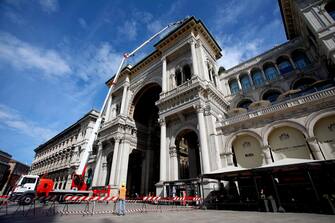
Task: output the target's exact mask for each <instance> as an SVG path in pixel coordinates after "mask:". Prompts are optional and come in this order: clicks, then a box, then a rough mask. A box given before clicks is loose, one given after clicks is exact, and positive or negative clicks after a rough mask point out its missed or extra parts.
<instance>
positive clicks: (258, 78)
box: [251, 69, 264, 87]
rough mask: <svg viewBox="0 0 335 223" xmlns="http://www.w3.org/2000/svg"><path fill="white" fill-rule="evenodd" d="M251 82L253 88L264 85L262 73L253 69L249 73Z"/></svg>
mask: <svg viewBox="0 0 335 223" xmlns="http://www.w3.org/2000/svg"><path fill="white" fill-rule="evenodd" d="M251 77H252V81H253V82H254V85H255V86H257V87H258V86H262V85H263V84H264V79H263V75H262V72H261V71H260V70H258V69H254V70H252V71H251Z"/></svg>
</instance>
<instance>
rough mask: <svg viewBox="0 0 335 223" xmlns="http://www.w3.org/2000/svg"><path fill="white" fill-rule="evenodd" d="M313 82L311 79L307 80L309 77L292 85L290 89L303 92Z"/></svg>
mask: <svg viewBox="0 0 335 223" xmlns="http://www.w3.org/2000/svg"><path fill="white" fill-rule="evenodd" d="M314 82H315V80H314V79H313V78H309V77H305V78H301V79H299V80H297V81H296V82H295V83H294V84H293V86H292V88H293V89H301V90H304V89H305V88H307V87H308V86H310V85H311V84H313V83H314Z"/></svg>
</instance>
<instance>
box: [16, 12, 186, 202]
mask: <svg viewBox="0 0 335 223" xmlns="http://www.w3.org/2000/svg"><path fill="white" fill-rule="evenodd" d="M188 19H190V17H186V18H185V19H182V20H179V21H177V22H173V23H170V24H168V25H167V26H165V27H164V28H162V29H161V30H160V31H159V32H157V33H155V34H154V35H152V36H151V37H150V38H149V39H147V40H146V41H144V42H143V43H142V44H141V45H140V46H138V47H137V48H136V49H135V50H133V51H132V52H131V53H125V54H123V57H122V60H121V63H120V65H119V67H118V69H117V72H116V74H115V76H114V78H113V81H112V84H111V86H110V88H109V90H108V93H107V95H106V97H105V100H104V102H103V105H102V107H101V109H100V113H99V116H98V118H97V120H96V122H95V124H94V127H93V130H92V133H91V135H90V137H89V139H88V142H87V144H86V146H85V148H84V150H83V155H82V157H81V159H80V164H79V167H78V168H77V169H76V171H75V172H74V174H73V175H72V183H71V190H56V189H53V185H54V182H53V180H52V179H47V178H45V176H42V177H40V176H37V175H23V176H22V177H21V178H20V179H19V181H18V183H17V185H16V187H15V188H14V189H13V191H12V192H11V196H10V199H16V198H17V197H19V196H20V197H21V199H20V200H19V202H20V203H22V204H30V203H31V202H32V201H33V200H34V198H35V197H36V196H37V197H41V196H48V195H59V199H60V200H61V199H62V198H64V197H65V196H67V195H83V196H87V195H89V194H101V193H104V192H105V190H102V191H98V190H94V191H89V190H88V187H87V185H86V183H85V172H86V168H87V162H88V159H89V155H90V153H91V151H92V148H93V144H94V141H95V139H96V136H97V134H98V131H99V129H100V126H101V123H102V122H103V119H104V117H103V113H104V111H105V109H106V105H107V101H108V100H110V101H109V104H111V100H112V96H111V93H112V90H113V88H114V86H115V84H116V83H117V80H118V77H119V75H120V73H121V70H122V67H123V64H124V63H125V61H126V60H127V59H129V58H130V57H132V56H134V55H135V53H136V52H137V51H138V50H140V49H141V48H143V47H144V46H145V45H147V44H148V43H149V42H151V41H152V40H153V39H155V38H156V37H158V36H159V35H160V34H162V33H163V32H164V31H166V30H168V29H169V28H172V27H174V26H177V25H181V24H183V23H184V22H185V21H186V20H188ZM108 194H109V193H108Z"/></svg>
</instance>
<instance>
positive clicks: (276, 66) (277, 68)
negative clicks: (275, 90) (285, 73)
mask: <svg viewBox="0 0 335 223" xmlns="http://www.w3.org/2000/svg"><path fill="white" fill-rule="evenodd" d="M274 65H275V68H276V70H277V72H278V76H279V77H280V75H281V73H280V70H279V67H278V65H277V64H276V63H275V64H274Z"/></svg>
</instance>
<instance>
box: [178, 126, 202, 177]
mask: <svg viewBox="0 0 335 223" xmlns="http://www.w3.org/2000/svg"><path fill="white" fill-rule="evenodd" d="M176 147H177V158H178V169H179V171H178V175H179V179H189V178H196V177H198V176H199V174H200V173H201V169H200V168H201V167H200V154H199V140H198V135H197V134H196V133H195V132H194V131H192V130H184V131H182V132H181V133H179V134H178V136H177V137H176Z"/></svg>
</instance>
